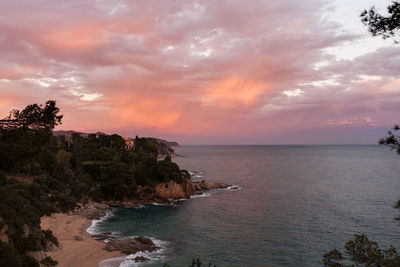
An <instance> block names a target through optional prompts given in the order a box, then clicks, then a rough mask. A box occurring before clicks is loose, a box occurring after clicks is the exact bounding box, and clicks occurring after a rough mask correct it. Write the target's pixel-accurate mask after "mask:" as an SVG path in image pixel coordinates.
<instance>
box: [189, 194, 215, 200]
mask: <svg viewBox="0 0 400 267" xmlns="http://www.w3.org/2000/svg"><path fill="white" fill-rule="evenodd" d="M209 196H211V194H209V193H201V194H199V195H191V196H190V198H191V199H192V198H201V197H209Z"/></svg>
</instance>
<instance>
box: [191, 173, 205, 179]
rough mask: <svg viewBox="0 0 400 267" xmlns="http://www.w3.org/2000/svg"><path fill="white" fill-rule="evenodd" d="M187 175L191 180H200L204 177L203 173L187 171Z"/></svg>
mask: <svg viewBox="0 0 400 267" xmlns="http://www.w3.org/2000/svg"><path fill="white" fill-rule="evenodd" d="M189 174H190V178H191V179H192V180H201V179H203V178H204V177H205V175H204V173H202V172H197V171H189Z"/></svg>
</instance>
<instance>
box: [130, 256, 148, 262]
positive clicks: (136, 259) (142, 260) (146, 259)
mask: <svg viewBox="0 0 400 267" xmlns="http://www.w3.org/2000/svg"><path fill="white" fill-rule="evenodd" d="M133 260H134V261H135V262H144V261H149V260H150V259H148V258H146V257H143V256H137V257H136V258H134V259H133Z"/></svg>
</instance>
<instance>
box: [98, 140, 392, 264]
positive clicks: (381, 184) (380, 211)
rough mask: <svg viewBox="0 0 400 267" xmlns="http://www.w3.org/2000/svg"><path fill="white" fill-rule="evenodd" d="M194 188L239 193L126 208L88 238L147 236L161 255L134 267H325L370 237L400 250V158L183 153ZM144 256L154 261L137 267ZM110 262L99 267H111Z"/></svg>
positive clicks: (250, 149) (332, 149)
mask: <svg viewBox="0 0 400 267" xmlns="http://www.w3.org/2000/svg"><path fill="white" fill-rule="evenodd" d="M176 152H177V153H178V154H179V156H177V157H175V158H174V159H173V161H174V162H176V163H177V164H178V165H179V166H180V167H181V168H183V169H186V170H189V171H190V172H191V175H192V179H193V180H196V181H200V180H202V179H206V180H208V181H213V182H222V183H229V184H232V185H234V186H233V187H231V188H229V189H219V190H218V189H217V190H210V191H208V192H206V193H205V194H203V195H200V196H196V197H193V198H191V199H188V200H180V201H176V202H174V203H172V204H171V205H156V204H155V203H148V204H145V205H142V206H140V207H138V208H120V209H117V210H115V211H114V212H112V213H110V214H108V215H107V217H105V218H103V219H101V220H99V221H94V223H93V225H92V227H91V228H90V231H92V232H95V233H102V232H112V233H113V235H114V236H116V237H119V238H124V237H134V236H146V237H150V238H152V239H153V240H154V242H155V243H156V244H157V245H158V246H160V247H161V248H162V249H161V250H159V251H158V252H154V253H141V254H137V255H130V256H128V257H125V258H123V259H122V260H121V259H120V260H121V262H122V263H121V265H120V266H122V267H128V266H148V267H150V266H151V267H153V266H159V267H161V266H163V264H164V263H168V264H169V266H171V267H175V266H189V265H190V263H191V262H192V259H193V258H195V259H197V258H199V259H200V260H201V262H202V266H205V267H206V266H209V265H208V264H209V263H212V266H213V265H214V264H215V265H216V266H218V267H243V266H246V267H247V266H251V267H253V266H254V267H258V266H260V267H261V266H322V265H323V264H322V257H323V255H324V253H326V252H328V251H329V250H331V249H333V248H337V249H339V250H341V251H343V250H344V244H345V243H346V241H348V240H349V239H351V238H353V235H354V234H356V233H358V234H366V235H367V236H368V238H370V239H371V240H375V241H378V242H379V244H380V246H381V247H382V248H388V247H389V246H390V245H393V246H395V247H397V248H399V249H400V222H399V221H396V220H395V217H397V216H399V215H400V210H397V209H395V208H394V205H395V203H396V202H397V200H399V199H400V156H398V155H397V154H396V153H395V151H392V150H390V149H388V148H387V147H384V146H379V145H310V146H309V145H299V146H295V145H290V146H289V145H287V146H286V145H285V146H279V145H276V146H256V145H252V146H245V145H243V146H239V145H236V146H219V145H218V146H181V147H178V148H176ZM136 256H145V257H148V258H150V259H151V261H150V262H147V263H135V262H134V261H133V260H132V259H133V258H135V257H136ZM107 264H108V262H107V261H105V262H103V263H102V265H101V266H107Z"/></svg>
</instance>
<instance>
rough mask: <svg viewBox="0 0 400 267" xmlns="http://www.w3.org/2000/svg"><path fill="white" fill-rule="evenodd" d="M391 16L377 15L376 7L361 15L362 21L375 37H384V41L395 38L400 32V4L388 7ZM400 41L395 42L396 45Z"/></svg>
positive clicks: (395, 3) (397, 2)
mask: <svg viewBox="0 0 400 267" xmlns="http://www.w3.org/2000/svg"><path fill="white" fill-rule="evenodd" d="M387 10H388V13H389V16H388V17H385V16H382V15H381V14H379V13H377V11H376V9H375V7H371V8H370V9H369V10H364V11H363V12H362V13H361V15H360V16H361V21H362V23H364V25H366V26H368V30H369V31H370V32H371V33H372V35H373V36H382V38H383V39H387V38H392V37H393V38H395V37H396V35H397V34H398V33H399V30H400V2H399V1H393V2H392V4H391V5H390V6H388V7H387ZM398 42H399V41H397V40H395V43H398Z"/></svg>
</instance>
